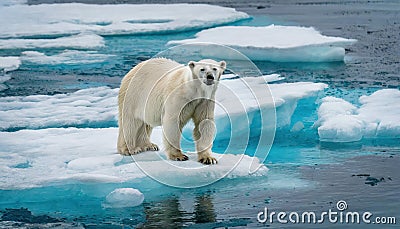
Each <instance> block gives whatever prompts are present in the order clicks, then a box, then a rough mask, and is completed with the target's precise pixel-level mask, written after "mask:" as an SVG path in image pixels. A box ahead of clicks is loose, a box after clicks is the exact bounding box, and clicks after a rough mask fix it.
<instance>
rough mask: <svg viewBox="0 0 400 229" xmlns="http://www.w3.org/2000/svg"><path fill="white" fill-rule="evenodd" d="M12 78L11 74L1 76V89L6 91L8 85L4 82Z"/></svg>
mask: <svg viewBox="0 0 400 229" xmlns="http://www.w3.org/2000/svg"><path fill="white" fill-rule="evenodd" d="M10 79H11V77H9V76H0V91H4V90H6V89H7V88H8V87H7V85H4V82H6V81H7V80H10Z"/></svg>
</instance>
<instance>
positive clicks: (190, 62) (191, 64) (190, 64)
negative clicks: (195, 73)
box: [188, 61, 195, 69]
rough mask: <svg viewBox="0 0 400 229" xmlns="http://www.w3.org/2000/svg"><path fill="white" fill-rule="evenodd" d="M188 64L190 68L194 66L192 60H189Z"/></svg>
mask: <svg viewBox="0 0 400 229" xmlns="http://www.w3.org/2000/svg"><path fill="white" fill-rule="evenodd" d="M188 66H189V67H190V68H191V69H193V68H194V66H195V63H194V61H189V63H188Z"/></svg>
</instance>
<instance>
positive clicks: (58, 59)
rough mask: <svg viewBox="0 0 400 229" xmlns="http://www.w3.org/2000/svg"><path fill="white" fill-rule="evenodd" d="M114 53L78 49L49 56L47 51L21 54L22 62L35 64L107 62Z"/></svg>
mask: <svg viewBox="0 0 400 229" xmlns="http://www.w3.org/2000/svg"><path fill="white" fill-rule="evenodd" d="M112 56H113V55H106V54H101V53H97V51H78V50H64V51H63V52H61V53H59V54H55V55H51V56H48V55H46V54H45V53H41V52H37V51H24V52H22V55H21V57H20V58H21V60H22V62H27V63H34V64H48V65H58V64H66V65H73V64H93V63H101V62H105V61H106V60H107V59H108V58H110V57H112Z"/></svg>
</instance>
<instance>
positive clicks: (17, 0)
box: [0, 0, 28, 7]
mask: <svg viewBox="0 0 400 229" xmlns="http://www.w3.org/2000/svg"><path fill="white" fill-rule="evenodd" d="M27 1H28V0H1V1H0V7H1V6H12V5H20V4H26V2H27Z"/></svg>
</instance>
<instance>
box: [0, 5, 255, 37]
mask: <svg viewBox="0 0 400 229" xmlns="http://www.w3.org/2000/svg"><path fill="white" fill-rule="evenodd" d="M116 12H117V13H116ZM199 12H201V13H199ZM248 17H249V16H248V15H247V14H246V13H242V12H238V11H236V10H235V9H233V8H226V7H220V6H212V5H205V4H117V5H95V4H79V3H66V4H40V5H13V6H9V7H0V21H6V22H7V26H2V27H0V38H10V37H22V36H24V37H27V36H43V35H65V34H77V33H80V32H87V31H89V32H94V33H96V34H99V35H115V34H144V33H165V32H177V31H185V30H192V29H201V28H207V27H210V26H217V25H221V24H225V23H229V22H234V21H237V20H241V19H245V18H248ZM27 28H29V29H27Z"/></svg>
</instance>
